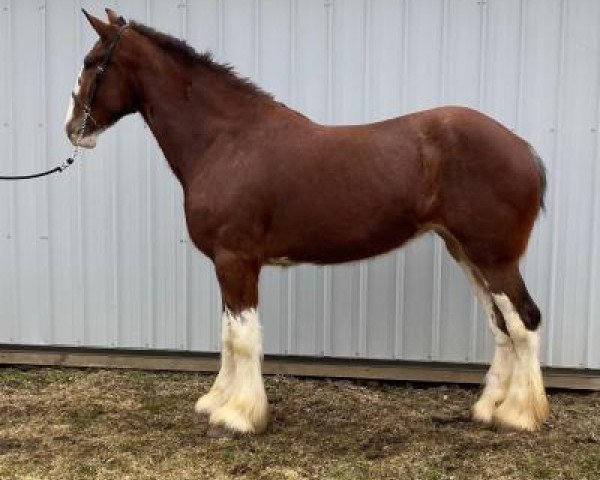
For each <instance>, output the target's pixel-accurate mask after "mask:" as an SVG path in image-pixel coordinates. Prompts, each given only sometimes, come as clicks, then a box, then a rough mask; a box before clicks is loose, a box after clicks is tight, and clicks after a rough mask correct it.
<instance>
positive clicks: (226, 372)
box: [195, 311, 235, 414]
mask: <svg viewBox="0 0 600 480" xmlns="http://www.w3.org/2000/svg"><path fill="white" fill-rule="evenodd" d="M230 326H231V314H230V313H229V312H228V311H224V312H223V315H222V316H221V368H220V370H219V374H218V375H217V378H216V379H215V382H214V383H213V385H212V387H211V388H210V390H209V391H208V393H207V394H206V395H204V396H202V397H200V399H198V401H197V402H196V407H195V410H196V412H198V413H207V414H211V413H212V412H213V411H214V410H216V409H217V408H219V407H220V406H221V405H223V404H224V403H225V402H226V401H227V400H228V399H229V397H230V396H231V389H232V387H233V382H234V375H235V363H234V360H233V348H232V344H231V334H230Z"/></svg>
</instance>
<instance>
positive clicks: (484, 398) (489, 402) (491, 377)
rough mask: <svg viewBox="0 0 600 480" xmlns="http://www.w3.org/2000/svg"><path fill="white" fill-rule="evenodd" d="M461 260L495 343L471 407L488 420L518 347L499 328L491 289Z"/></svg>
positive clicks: (507, 380)
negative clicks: (481, 282)
mask: <svg viewBox="0 0 600 480" xmlns="http://www.w3.org/2000/svg"><path fill="white" fill-rule="evenodd" d="M459 264H460V266H461V267H462V268H463V270H464V272H465V274H466V276H467V278H468V279H469V281H470V283H471V287H472V289H473V291H474V293H475V295H476V296H477V298H478V299H479V303H481V306H482V307H483V309H484V310H485V313H486V315H487V318H488V324H489V327H490V329H491V330H492V332H493V334H494V339H495V344H496V346H495V350H494V358H493V360H492V364H491V365H490V369H489V371H488V372H487V374H486V376H485V387H484V389H483V392H482V393H481V397H479V399H478V400H477V402H475V404H474V405H473V410H472V413H473V419H474V420H475V421H478V422H482V423H488V424H489V423H491V422H492V418H493V415H494V411H495V410H496V408H497V407H498V405H499V404H500V403H501V402H502V401H503V400H504V398H505V397H506V394H507V392H508V387H509V384H510V377H511V374H512V369H513V364H514V358H515V351H514V348H513V345H512V342H511V341H510V338H509V337H508V336H507V335H505V334H504V333H503V332H502V331H500V329H499V328H498V326H497V325H496V316H495V314H494V309H493V304H492V298H491V296H490V293H489V292H488V291H487V290H484V288H483V287H482V286H481V285H480V282H478V281H477V279H476V278H475V275H474V274H473V270H472V267H471V266H470V265H468V264H466V263H464V262H460V263H459Z"/></svg>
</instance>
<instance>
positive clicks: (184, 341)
mask: <svg viewBox="0 0 600 480" xmlns="http://www.w3.org/2000/svg"><path fill="white" fill-rule="evenodd" d="M178 6H179V10H180V12H181V13H180V27H179V28H180V32H181V33H180V35H181V38H183V39H184V40H186V41H187V40H188V38H187V37H188V31H187V19H188V14H187V11H188V2H187V0H180V3H179V5H178ZM178 188H180V187H179V185H177V186H176V187H175V198H176V200H179V199H181V198H182V196H180V193H179V191H178V190H177V189H178ZM183 200H184V201H185V199H183ZM176 208H177V214H178V218H179V242H180V243H179V245H180V248H179V252H180V253H179V255H180V256H181V257H182V259H181V268H182V269H183V271H182V272H180V274H181V281H182V283H183V285H182V286H181V290H182V292H183V293H182V294H181V295H182V296H183V299H182V300H183V301H181V306H180V308H182V310H183V311H182V312H181V313H180V317H181V322H182V323H183V325H180V331H179V332H178V333H179V335H178V337H177V339H176V341H177V342H178V347H179V348H182V349H184V350H187V349H188V348H189V342H190V337H191V335H190V328H191V327H190V319H189V318H188V317H189V311H190V308H189V300H190V298H191V295H190V292H189V286H190V261H191V259H190V248H191V247H190V242H189V241H188V235H187V228H186V222H185V212H184V211H183V208H182V204H179V205H177V202H176ZM176 301H177V299H176Z"/></svg>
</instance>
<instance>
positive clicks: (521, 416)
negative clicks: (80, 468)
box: [493, 294, 549, 431]
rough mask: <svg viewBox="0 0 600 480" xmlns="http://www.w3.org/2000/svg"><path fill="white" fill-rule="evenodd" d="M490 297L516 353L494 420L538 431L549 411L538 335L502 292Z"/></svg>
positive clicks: (510, 426) (513, 426) (502, 423)
mask: <svg viewBox="0 0 600 480" xmlns="http://www.w3.org/2000/svg"><path fill="white" fill-rule="evenodd" d="M493 298H494V302H495V303H496V305H497V306H498V308H499V309H500V311H501V312H502V316H503V317H504V321H505V322H506V329H507V330H508V333H509V335H510V338H511V340H512V341H513V345H514V348H515V353H516V361H515V364H514V368H513V374H512V377H511V380H510V386H509V390H508V394H507V396H506V399H505V400H504V402H502V404H501V405H500V406H499V407H498V409H497V410H496V411H495V412H494V421H495V422H497V423H498V424H499V425H501V426H506V427H509V428H516V429H520V430H529V431H533V430H537V429H538V428H539V427H540V426H541V424H542V423H543V422H544V420H545V419H546V418H547V416H548V413H549V406H548V399H547V398H546V392H545V390H544V382H543V379H542V372H541V369H540V364H539V360H538V343H539V334H538V332H537V331H530V330H528V329H527V328H526V327H525V324H524V323H523V321H522V320H521V317H520V316H519V314H518V312H517V311H516V309H515V308H514V306H513V304H512V303H511V301H510V299H509V298H508V297H507V296H506V295H505V294H499V295H493Z"/></svg>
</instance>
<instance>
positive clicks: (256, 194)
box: [66, 9, 549, 433]
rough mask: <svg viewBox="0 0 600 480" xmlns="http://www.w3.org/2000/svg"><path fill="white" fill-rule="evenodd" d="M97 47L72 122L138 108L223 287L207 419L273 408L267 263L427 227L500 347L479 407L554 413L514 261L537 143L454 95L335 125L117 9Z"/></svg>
mask: <svg viewBox="0 0 600 480" xmlns="http://www.w3.org/2000/svg"><path fill="white" fill-rule="evenodd" d="M83 13H84V14H85V16H86V18H87V20H88V21H89V23H90V25H91V26H92V28H93V29H94V30H95V31H96V33H97V34H98V36H99V38H98V40H97V41H96V43H95V44H94V46H93V47H92V49H91V50H90V51H89V52H88V53H87V55H86V57H85V60H84V64H83V68H82V70H81V73H80V74H79V76H78V79H77V82H76V85H75V90H74V91H73V92H72V94H71V100H70V104H69V108H68V112H67V119H66V133H67V136H68V138H69V139H70V141H71V142H72V143H73V144H74V145H75V146H76V148H77V146H81V147H86V148H93V147H94V146H95V145H96V141H97V137H98V135H99V134H100V133H101V132H103V131H104V130H106V129H107V128H109V127H111V126H112V125H113V124H115V123H116V122H117V121H118V120H119V119H120V118H122V117H123V116H125V115H128V114H133V113H140V114H141V116H142V117H143V119H144V121H145V122H146V124H147V125H148V127H149V129H150V130H151V132H152V134H153V135H154V137H155V138H156V140H157V142H158V144H159V146H160V148H161V150H162V152H163V154H164V156H165V158H166V160H167V162H168V163H169V165H170V167H171V169H172V171H173V173H174V175H175V176H176V177H177V179H178V180H179V182H180V183H181V187H182V189H183V193H184V211H185V218H186V224H187V228H188V231H189V235H190V238H191V240H192V241H193V243H194V245H195V246H196V247H197V248H198V249H199V250H200V251H201V252H202V253H203V254H204V255H206V256H207V257H208V258H210V259H211V260H212V262H213V263H214V266H215V271H216V275H217V279H218V282H219V286H220V290H221V296H222V301H223V310H222V318H221V321H222V345H221V365H220V370H219V373H218V375H217V376H216V379H215V381H214V383H213V385H212V387H211V388H210V390H209V391H208V392H207V393H206V394H205V395H203V396H201V397H200V399H199V400H198V402H197V403H196V405H195V410H196V411H197V412H198V413H202V414H207V415H208V416H209V425H210V426H211V428H214V429H217V430H219V429H222V430H225V431H227V432H230V433H236V432H240V433H260V432H263V431H264V430H265V428H266V427H267V425H268V418H269V413H268V412H269V407H268V401H267V396H266V393H265V388H264V383H263V378H262V373H261V362H262V334H261V325H260V322H259V317H258V313H257V307H258V301H259V298H258V280H259V274H260V271H261V268H262V267H263V266H264V265H294V264H299V263H311V264H316V265H324V264H336V263H342V262H351V261H356V260H360V259H364V258H368V257H372V256H375V255H380V254H383V253H385V252H388V251H390V250H393V249H395V248H398V247H400V246H401V245H402V244H404V243H405V242H407V241H408V240H410V239H412V238H414V237H416V236H418V235H420V234H423V233H424V232H428V231H431V232H434V233H436V234H438V235H439V236H440V237H441V238H442V239H443V241H444V243H445V245H446V247H447V249H448V252H449V253H450V255H451V256H452V257H453V258H454V259H455V260H456V261H457V262H458V263H459V265H460V266H461V267H462V268H463V269H464V271H465V273H466V275H467V277H468V278H469V280H470V282H471V284H472V286H473V289H474V291H475V293H476V295H477V297H478V298H479V301H480V302H481V304H482V306H483V308H484V309H485V312H486V315H487V318H488V321H489V326H490V328H491V330H492V331H493V334H494V338H495V352H494V356H493V359H492V362H491V366H490V368H489V371H488V373H487V374H486V376H485V380H484V387H483V390H482V393H481V396H480V398H479V399H478V400H477V402H476V403H475V404H474V406H473V408H472V417H473V419H474V420H475V421H478V422H482V423H484V424H488V425H493V426H494V425H497V426H502V427H507V428H512V429H517V430H527V431H534V430H536V429H538V428H540V426H541V425H542V424H543V423H544V421H545V419H546V418H547V416H548V414H549V406H548V400H547V397H546V393H545V389H544V384H543V379H542V374H541V369H540V364H539V360H538V348H539V346H538V340H539V339H538V333H539V326H540V321H541V314H540V311H539V309H538V307H537V306H536V304H535V303H534V301H533V300H532V298H531V296H530V294H529V293H528V291H527V288H526V286H525V283H524V281H523V278H522V276H521V274H520V271H519V259H520V258H521V256H522V255H523V253H524V252H525V250H526V247H527V244H528V240H529V237H530V234H531V230H532V228H533V225H534V222H535V220H536V218H537V216H538V214H539V212H540V211H541V210H542V209H543V206H544V194H545V190H546V172H545V168H544V165H543V162H542V160H541V158H540V157H539V156H538V154H537V153H536V152H535V150H534V149H533V148H532V147H531V145H530V144H529V143H528V142H526V141H525V140H523V139H522V138H520V137H519V136H517V135H515V134H514V133H512V132H511V131H510V130H508V129H507V128H505V127H504V126H503V125H501V124H500V123H498V122H496V121H495V120H493V119H492V118H490V117H488V116H486V115H484V114H482V113H479V112H477V111H475V110H472V109H469V108H466V107H460V106H444V107H439V108H434V109H430V110H425V111H420V112H415V113H410V114H407V115H404V116H400V117H397V118H393V119H389V120H385V121H381V122H377V123H370V124H364V125H344V126H327V125H321V124H318V123H315V122H313V121H311V120H310V119H308V118H307V117H305V116H304V115H302V114H301V113H299V112H297V111H294V110H292V109H291V108H288V107H287V106H285V105H284V104H282V103H280V102H278V101H276V100H275V99H274V98H273V97H272V96H271V95H269V94H268V93H266V92H265V91H263V90H261V89H260V88H259V87H258V86H256V85H254V84H253V83H252V82H250V81H249V80H247V79H244V78H242V77H240V76H239V75H237V74H236V73H235V72H234V71H233V69H232V68H231V67H230V66H228V65H223V64H219V63H217V62H216V61H214V60H213V59H212V57H211V55H210V53H198V52H196V51H195V50H194V49H193V48H192V47H190V46H189V45H188V44H187V43H186V42H185V41H183V40H180V39H177V38H174V37H172V36H170V35H167V34H164V33H161V32H158V31H156V30H154V29H152V28H151V27H148V26H146V25H143V24H141V23H138V22H134V21H131V22H129V23H128V22H126V21H125V20H124V19H123V18H122V17H119V16H118V15H117V13H115V12H114V11H112V10H110V9H107V10H106V13H107V16H108V20H107V21H105V20H101V19H99V18H97V17H95V16H92V15H90V14H89V13H87V12H85V11H83Z"/></svg>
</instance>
